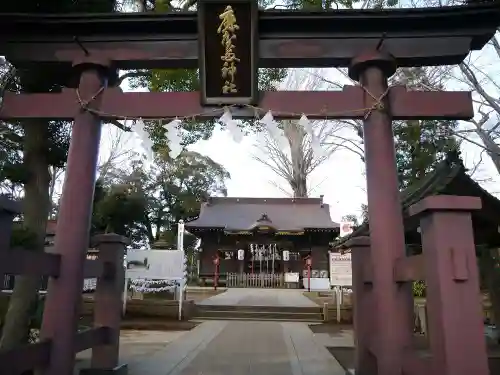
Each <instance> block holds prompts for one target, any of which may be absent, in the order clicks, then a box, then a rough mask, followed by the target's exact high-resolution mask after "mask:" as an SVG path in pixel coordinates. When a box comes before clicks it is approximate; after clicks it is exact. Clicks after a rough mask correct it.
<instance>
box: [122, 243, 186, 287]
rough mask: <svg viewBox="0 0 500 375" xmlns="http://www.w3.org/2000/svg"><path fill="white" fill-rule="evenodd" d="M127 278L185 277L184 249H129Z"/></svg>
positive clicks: (172, 278) (169, 278)
mask: <svg viewBox="0 0 500 375" xmlns="http://www.w3.org/2000/svg"><path fill="white" fill-rule="evenodd" d="M127 264H128V265H127V276H126V277H127V278H131V279H165V280H183V279H184V252H183V251H182V250H128V251H127Z"/></svg>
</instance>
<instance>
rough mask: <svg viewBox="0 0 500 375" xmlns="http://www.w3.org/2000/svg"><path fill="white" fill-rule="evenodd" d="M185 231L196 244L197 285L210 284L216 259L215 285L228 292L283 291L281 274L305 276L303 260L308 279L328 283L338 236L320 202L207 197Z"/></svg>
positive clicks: (323, 205) (287, 199)
mask: <svg viewBox="0 0 500 375" xmlns="http://www.w3.org/2000/svg"><path fill="white" fill-rule="evenodd" d="M186 229H187V230H188V231H189V232H190V233H192V234H193V235H195V236H197V237H198V238H200V239H201V252H200V264H199V277H200V279H201V280H202V281H203V282H206V283H207V284H210V283H212V282H213V279H214V274H215V268H216V266H215V264H214V261H215V259H218V262H219V266H218V274H219V276H218V283H219V284H223V285H227V286H266V287H281V286H284V282H283V281H284V277H285V274H292V273H294V274H300V277H302V276H303V275H304V270H305V269H306V259H307V258H308V257H310V259H311V262H312V264H311V273H312V277H325V278H328V269H329V256H328V250H329V244H331V243H332V241H333V240H334V239H335V238H336V237H337V236H338V234H339V224H338V223H335V222H333V221H332V219H331V217H330V208H329V206H328V204H325V203H324V202H323V197H322V196H321V197H320V198H233V197H231V198H221V197H212V198H209V199H208V201H207V202H205V203H203V204H202V205H201V210H200V215H199V217H198V218H197V219H195V220H193V221H191V222H188V223H186ZM250 279H253V281H254V282H253V283H248V282H247V281H249V280H250ZM255 279H259V280H266V282H261V283H255ZM296 286H299V283H296Z"/></svg>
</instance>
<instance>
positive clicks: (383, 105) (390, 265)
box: [349, 50, 413, 375]
mask: <svg viewBox="0 0 500 375" xmlns="http://www.w3.org/2000/svg"><path fill="white" fill-rule="evenodd" d="M395 70H396V63H395V61H394V59H393V58H392V57H391V56H389V55H387V54H384V53H382V52H379V51H375V50H374V51H373V52H369V53H366V54H364V55H361V56H359V57H358V58H355V59H354V60H353V61H352V63H351V66H350V68H349V75H350V77H351V78H353V79H355V80H358V81H359V82H360V84H361V86H362V87H363V88H364V90H365V92H364V103H365V105H364V107H365V108H371V110H369V111H367V113H366V114H365V115H366V117H365V120H364V121H363V135H364V138H363V141H364V146H365V160H366V162H365V164H366V180H367V192H368V219H369V225H370V242H371V260H372V264H373V275H372V276H373V306H374V309H373V312H372V314H373V323H374V327H373V328H374V333H373V334H374V338H376V340H375V339H374V340H373V341H372V342H371V343H370V345H371V347H372V349H373V350H374V351H375V352H376V353H374V354H376V357H377V364H378V373H379V374H383V375H401V373H402V372H403V351H404V350H406V348H408V347H410V345H411V341H412V332H411V330H410V328H409V327H411V326H412V316H413V308H412V294H411V293H412V291H411V283H406V285H405V284H402V285H398V284H396V282H395V280H394V266H395V261H396V259H398V258H400V257H403V256H405V240H404V227H403V217H402V210H401V201H400V196H399V189H398V181H397V170H396V160H395V150H394V140H393V132H392V119H391V114H390V108H389V105H388V100H387V97H386V94H387V87H388V86H387V79H388V77H390V76H391V75H392V74H394V72H395Z"/></svg>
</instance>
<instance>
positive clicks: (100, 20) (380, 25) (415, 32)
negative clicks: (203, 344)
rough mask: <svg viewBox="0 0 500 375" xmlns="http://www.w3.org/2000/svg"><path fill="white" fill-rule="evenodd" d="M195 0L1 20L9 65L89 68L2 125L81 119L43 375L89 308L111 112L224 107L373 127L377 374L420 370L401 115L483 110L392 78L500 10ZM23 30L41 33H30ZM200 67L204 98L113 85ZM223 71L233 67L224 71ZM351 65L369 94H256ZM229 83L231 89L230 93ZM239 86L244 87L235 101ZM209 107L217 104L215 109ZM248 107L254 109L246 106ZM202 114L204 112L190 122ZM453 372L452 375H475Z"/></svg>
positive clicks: (441, 59)
mask: <svg viewBox="0 0 500 375" xmlns="http://www.w3.org/2000/svg"><path fill="white" fill-rule="evenodd" d="M198 6H199V10H198V16H197V14H196V13H193V12H190V13H171V14H161V15H151V14H106V15H99V16H86V15H19V14H17V15H11V14H1V15H0V54H4V55H5V56H6V57H7V59H8V60H10V61H12V62H13V63H14V64H16V65H19V66H31V67H36V66H39V65H43V64H52V65H56V66H59V67H60V68H61V71H62V72H68V71H70V72H72V73H78V74H79V84H78V85H77V90H75V89H74V88H68V89H65V90H63V92H61V93H42V94H13V93H5V96H4V99H3V106H2V108H1V110H0V118H1V119H6V120H8V119H28V118H44V119H64V120H73V121H74V125H73V133H72V140H71V146H70V150H69V155H68V165H67V172H66V180H65V183H64V188H63V196H62V199H61V206H60V211H59V220H58V227H57V233H58V236H57V239H56V243H55V248H56V251H57V252H59V253H60V254H62V258H61V271H60V275H59V277H58V278H57V279H53V280H52V282H51V285H50V294H49V297H48V300H47V302H46V308H47V310H46V311H47V313H46V314H45V315H44V322H43V327H42V336H44V337H48V338H50V339H51V340H52V345H53V351H52V357H51V361H50V366H49V368H48V369H46V372H45V373H46V374H50V375H61V374H69V373H71V372H72V371H73V359H74V351H75V350H74V349H75V348H74V342H73V341H72V340H71V338H72V337H73V332H74V330H75V327H76V323H77V310H76V309H73V308H70V307H69V306H76V305H77V304H78V303H79V299H80V293H81V289H82V282H81V280H82V278H83V262H84V254H85V251H86V246H87V238H88V233H89V222H90V216H91V207H92V197H93V189H94V181H95V177H96V162H97V154H98V148H99V139H100V134H101V122H102V121H103V120H107V119H110V118H113V119H117V118H144V119H147V118H173V117H176V116H179V117H188V116H193V117H197V118H207V117H215V116H219V115H220V114H221V113H222V111H223V109H222V108H220V107H222V106H228V105H229V106H232V109H233V110H234V112H233V114H234V115H235V116H241V117H254V116H255V114H256V112H257V113H260V114H262V113H264V112H267V111H268V110H271V111H272V112H273V114H274V115H275V117H276V118H297V117H300V115H301V114H302V113H303V114H306V115H307V116H308V117H309V118H311V119H314V118H321V119H340V118H352V119H363V129H364V144H365V159H366V174H367V186H368V204H369V224H370V242H371V249H372V250H371V251H372V258H371V261H372V269H371V284H370V285H371V286H370V288H372V292H373V293H372V294H373V295H374V298H375V300H374V302H373V306H372V307H373V309H374V311H372V313H373V328H372V329H373V332H374V333H375V335H372V336H370V337H371V338H372V342H370V343H369V346H370V349H371V354H372V356H373V357H374V358H376V361H375V363H376V366H375V367H376V368H375V369H372V370H370V371H373V372H372V374H374V373H378V374H380V375H400V374H401V373H402V372H403V370H404V371H405V373H406V371H410V369H409V368H408V367H407V366H406V362H405V358H406V357H405V354H406V350H407V349H408V348H409V347H410V346H411V333H410V330H409V329H408V328H409V327H410V325H411V322H410V317H411V306H410V305H411V304H410V303H409V298H410V297H411V295H410V293H411V284H410V283H402V284H396V283H395V278H394V275H393V270H394V267H395V262H396V260H397V259H398V258H401V257H402V256H403V255H404V251H405V250H404V249H405V244H404V234H403V221H402V214H401V207H400V204H399V192H398V187H397V180H396V168H395V156H394V143H393V134H392V127H391V121H392V120H398V119H403V120H404V119H457V120H466V119H470V118H471V117H472V116H473V108H472V100H471V95H470V93H468V92H420V91H413V92H412V91H406V89H405V88H404V87H392V88H388V85H387V79H388V78H389V77H390V76H391V75H392V74H393V73H394V72H395V70H396V67H397V66H422V65H442V64H457V63H460V62H461V61H462V60H463V59H464V58H465V56H467V54H468V53H469V52H470V50H478V49H481V48H482V47H483V46H484V44H485V43H486V42H487V41H488V40H489V39H490V38H491V37H492V36H493V35H494V33H495V30H496V27H497V25H498V24H500V12H499V9H498V6H496V5H494V4H492V3H485V4H479V5H471V6H461V7H442V8H430V9H398V10H384V11H383V12H378V11H376V10H374V11H366V10H363V11H360V10H342V11H325V12H319V13H318V12H316V13H308V12H295V11H294V12H289V11H258V10H257V5H256V3H255V2H253V1H252V0H228V1H223V0H204V1H199V5H198ZM227 6H231V7H232V11H233V13H234V14H233V15H234V16H236V18H237V24H238V26H239V28H237V29H238V32H237V39H236V41H235V45H233V46H232V47H231V46H230V48H229V50H228V49H226V47H227V46H226V47H223V46H221V39H220V38H221V35H219V33H218V32H217V28H218V26H219V23H220V22H221V19H222V18H221V17H222V13H224V12H225V11H227V10H228V8H227ZM226 15H227V14H226ZM228 22H229V21H228ZM299 25H300V26H299ZM226 26H227V25H226ZM229 26H231V25H229ZM233 26H234V25H233ZM297 28H300V30H307V31H299V30H297ZM26 29H29V30H36V31H37V34H36V35H33V34H25V33H24V30H26ZM228 30H229V31H231V27H229V29H227V30H226V31H228ZM232 30H233V31H234V27H233V29H232ZM229 39H231V38H229ZM226 41H227V40H226ZM223 42H224V40H223ZM239 46H241V47H239ZM231 48H233V49H231ZM228 51H229V52H228ZM218 52H220V53H218ZM232 52H235V53H236V55H237V57H238V58H239V61H238V71H237V73H236V75H235V77H236V78H235V79H232V78H234V77H232V75H233V73H232V71H230V70H228V66H231V65H230V64H231V62H232V61H234V59H232V58H231V55H230V54H229V55H228V54H227V53H232ZM220 57H222V60H221V59H220ZM233 57H234V56H233ZM197 63H199V68H200V72H201V82H202V89H201V93H196V92H190V93H169V92H166V93H142V92H141V93H123V92H122V91H121V90H120V88H118V87H116V86H114V85H115V84H116V82H117V81H116V69H130V68H194V67H196V66H198V65H197ZM223 63H228V64H229V65H227V66H225V69H226V71H225V74H222V75H223V76H224V77H222V76H221V69H223V68H224V67H223V66H222V64H223ZM346 66H348V67H349V75H350V77H351V78H352V79H354V80H356V81H358V82H359V83H360V86H346V87H345V88H344V90H342V91H340V92H293V91H292V92H267V93H258V92H257V90H256V74H257V68H258V67H346ZM228 77H229V78H228ZM228 82H229V86H230V87H229V94H228V93H226V92H225V91H227V90H226V89H223V86H227V85H228ZM231 88H236V89H237V91H238V92H236V93H231ZM207 105H211V106H213V108H215V110H213V111H211V112H210V113H209V114H206V113H207V112H206V106H207ZM252 105H254V106H256V107H258V109H256V108H251V107H249V106H252ZM217 108H220V110H218V109H217ZM200 113H205V114H202V115H199V116H194V115H196V114H200ZM476 281H477V280H476ZM473 285H474V284H473ZM60 306H66V313H65V314H62V315H61V314H59V311H60V310H59V309H60ZM478 308H479V307H478ZM468 317H469V318H471V319H472V320H473V321H474V322H475V320H474V319H479V315H478V310H475V309H472V312H471V313H470V315H468ZM460 322H463V321H460ZM460 322H455V325H456V324H459V323H460ZM474 327H476V326H475V325H474ZM478 327H479V326H478ZM473 331H474V332H473V333H472V334H471V337H468V338H467V340H469V347H470V348H473V347H474V345H475V347H476V349H474V354H475V355H476V356H478V358H479V359H477V360H476V361H475V362H474V366H475V367H473V368H471V367H470V366H469V367H467V366H466V369H467V371H470V372H469V373H474V374H475V375H486V374H487V367H486V366H487V365H486V355H485V348H484V342H482V340H483V337H482V333H480V332H476V331H477V330H473ZM365 338H366V337H365ZM471 355H472V354H471ZM439 358H441V357H439ZM367 360H368V359H367ZM471 366H472V365H471ZM454 370H456V372H454V373H453V375H465V373H466V372H464V370H461V369H460V368H454ZM363 371H364V372H363ZM363 371H361V369H360V372H361V373H362V374H363V375H364V374H367V373H368V372H367V371H366V370H363ZM446 374H450V373H449V372H446Z"/></svg>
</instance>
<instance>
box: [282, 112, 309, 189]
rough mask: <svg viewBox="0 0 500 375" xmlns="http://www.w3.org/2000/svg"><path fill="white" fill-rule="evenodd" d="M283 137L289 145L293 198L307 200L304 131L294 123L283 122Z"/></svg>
mask: <svg viewBox="0 0 500 375" xmlns="http://www.w3.org/2000/svg"><path fill="white" fill-rule="evenodd" d="M283 129H284V133H285V137H286V138H287V140H288V143H289V144H290V160H291V164H292V178H293V181H290V185H291V188H292V190H293V196H294V198H307V175H306V173H305V172H306V171H305V170H304V165H305V163H306V161H305V160H304V150H303V143H304V137H305V134H304V131H303V130H302V128H300V127H299V126H298V124H297V122H296V121H284V122H283Z"/></svg>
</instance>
